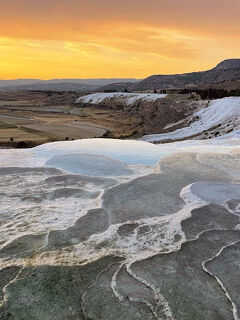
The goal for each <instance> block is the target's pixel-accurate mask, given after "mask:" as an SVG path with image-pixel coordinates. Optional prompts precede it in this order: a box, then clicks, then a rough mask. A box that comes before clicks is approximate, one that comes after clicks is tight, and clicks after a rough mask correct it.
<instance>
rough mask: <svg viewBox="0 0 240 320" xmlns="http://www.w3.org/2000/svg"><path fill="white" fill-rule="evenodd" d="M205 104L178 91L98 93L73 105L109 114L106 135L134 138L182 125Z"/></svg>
mask: <svg viewBox="0 0 240 320" xmlns="http://www.w3.org/2000/svg"><path fill="white" fill-rule="evenodd" d="M207 104H208V101H201V100H199V99H198V98H197V97H195V96H189V95H180V94H172V95H160V94H159V95H158V94H156V95H154V94H147V93H146V94H134V93H132V94H131V93H128V94H127V96H126V94H125V93H113V94H104V93H103V94H101V93H99V94H93V95H89V96H84V97H81V98H79V99H78V100H77V104H76V105H77V106H78V108H80V109H81V110H82V114H87V115H90V114H91V110H92V111H93V112H92V114H93V113H96V114H97V112H99V113H101V115H100V117H102V116H103V115H104V116H105V118H107V117H109V116H111V119H112V128H111V129H110V130H109V132H108V134H107V137H114V138H127V137H134V138H136V137H141V136H143V135H145V134H150V133H164V132H168V131H171V130H173V129H177V128H181V127H184V126H185V125H187V122H188V117H189V116H191V115H192V114H193V113H195V112H196V111H198V110H200V109H202V108H204V107H206V106H207ZM104 116H103V117H104ZM119 123H122V125H120V126H118V124H119Z"/></svg>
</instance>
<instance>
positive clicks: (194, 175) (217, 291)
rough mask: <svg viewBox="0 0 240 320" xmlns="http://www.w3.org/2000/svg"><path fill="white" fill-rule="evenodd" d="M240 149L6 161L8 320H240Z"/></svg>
mask: <svg viewBox="0 0 240 320" xmlns="http://www.w3.org/2000/svg"><path fill="white" fill-rule="evenodd" d="M239 143H240V141H239V139H237V138H235V139H226V140H211V141H205V142H203V141H200V142H197V141H195V142H194V141H192V142H191V141H189V142H183V143H176V144H166V145H164V146H156V145H152V144H150V143H147V142H141V141H118V140H104V139H93V140H81V141H72V142H58V143H51V144H47V145H42V146H40V147H36V148H34V149H31V150H3V149H2V150H0V153H1V157H0V177H1V179H0V193H1V200H0V201H1V206H0V213H1V215H0V230H1V233H0V237H1V238H0V269H1V271H0V287H1V292H2V297H1V300H2V301H1V305H0V319H2V320H7V319H11V320H29V319H34V320H35V319H36V320H48V319H49V320H50V319H51V320H52V319H56V320H65V319H72V320H79V319H83V320H86V319H108V320H110V319H124V320H126V319H129V320H130V319H131V320H132V319H149V320H150V319H168V320H169V319H181V320H185V319H186V320H193V319H198V320H208V319H209V320H214V319H216V320H219V319H224V320H231V319H234V320H237V319H239V315H240V294H239V292H240V187H239V182H240V180H239V179H240V148H239Z"/></svg>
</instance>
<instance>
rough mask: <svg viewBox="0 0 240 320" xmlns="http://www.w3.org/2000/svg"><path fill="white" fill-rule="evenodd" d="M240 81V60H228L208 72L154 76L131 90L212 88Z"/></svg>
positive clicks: (135, 85)
mask: <svg viewBox="0 0 240 320" xmlns="http://www.w3.org/2000/svg"><path fill="white" fill-rule="evenodd" d="M238 80H240V59H228V60H224V61H222V62H220V63H219V64H218V65H217V66H216V67H215V68H213V69H211V70H207V71H200V72H192V73H183V74H172V75H153V76H150V77H148V78H146V79H144V80H142V81H140V82H139V83H137V84H133V85H132V86H131V90H137V91H138V90H139V91H143V90H154V89H181V88H187V87H199V86H206V85H207V86H211V85H214V84H219V83H224V82H225V81H238Z"/></svg>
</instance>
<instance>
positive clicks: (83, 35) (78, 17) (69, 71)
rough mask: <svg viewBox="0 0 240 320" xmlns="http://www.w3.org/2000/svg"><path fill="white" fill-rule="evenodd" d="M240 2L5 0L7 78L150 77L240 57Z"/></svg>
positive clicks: (1, 18)
mask: <svg viewBox="0 0 240 320" xmlns="http://www.w3.org/2000/svg"><path fill="white" fill-rule="evenodd" d="M239 12H240V0H147V1H146V0H121V1H116V0H0V79H16V78H41V79H50V78H113V77H117V78H118V77H134V78H144V77H147V76H149V75H152V74H173V73H183V72H192V71H200V70H207V69H210V68H212V67H214V66H215V65H216V64H217V63H219V62H220V61H222V60H224V59H228V58H240V19H239Z"/></svg>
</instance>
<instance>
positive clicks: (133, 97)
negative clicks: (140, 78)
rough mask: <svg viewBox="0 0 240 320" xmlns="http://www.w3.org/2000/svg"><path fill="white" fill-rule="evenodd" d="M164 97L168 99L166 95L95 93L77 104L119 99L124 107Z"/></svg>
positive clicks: (80, 99) (84, 97) (78, 100)
mask: <svg viewBox="0 0 240 320" xmlns="http://www.w3.org/2000/svg"><path fill="white" fill-rule="evenodd" d="M164 97H166V94H155V93H154V94H151V93H128V92H111V93H94V94H89V95H87V96H83V97H80V98H78V99H77V100H76V103H83V104H101V103H103V102H104V100H106V99H119V100H120V101H121V103H122V104H123V105H128V106H130V105H132V104H134V103H135V102H136V101H148V102H154V101H156V100H157V99H162V98H164Z"/></svg>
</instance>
